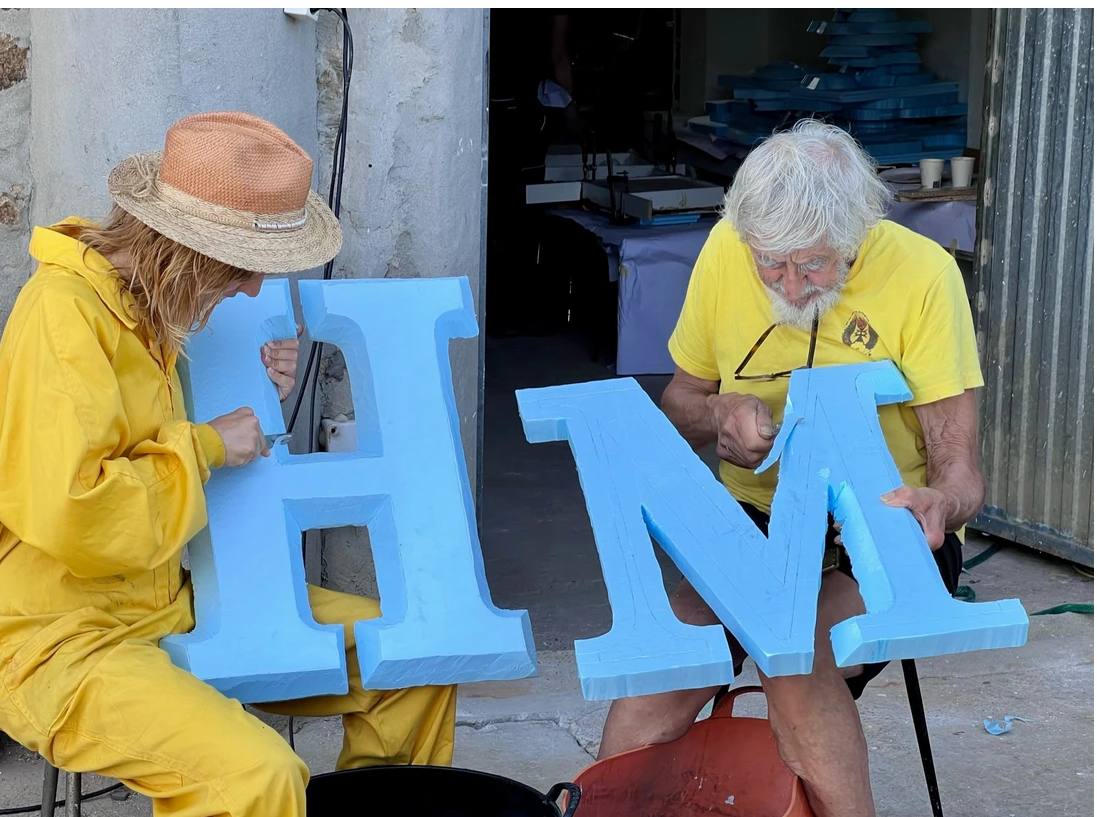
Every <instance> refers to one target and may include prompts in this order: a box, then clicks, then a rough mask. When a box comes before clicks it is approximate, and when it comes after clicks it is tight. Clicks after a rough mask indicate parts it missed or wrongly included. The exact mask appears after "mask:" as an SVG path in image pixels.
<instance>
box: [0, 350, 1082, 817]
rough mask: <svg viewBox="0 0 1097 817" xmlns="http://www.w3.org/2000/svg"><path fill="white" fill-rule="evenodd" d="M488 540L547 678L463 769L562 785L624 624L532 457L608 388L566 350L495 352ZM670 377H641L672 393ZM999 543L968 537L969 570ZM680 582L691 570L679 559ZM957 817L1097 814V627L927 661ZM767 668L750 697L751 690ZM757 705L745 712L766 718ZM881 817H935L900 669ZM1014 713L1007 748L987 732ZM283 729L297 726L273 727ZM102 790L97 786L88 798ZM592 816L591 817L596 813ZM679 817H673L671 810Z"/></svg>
mask: <svg viewBox="0 0 1097 817" xmlns="http://www.w3.org/2000/svg"><path fill="white" fill-rule="evenodd" d="M488 352H489V356H488V374H489V377H488V384H487V385H488V395H487V401H486V408H485V412H486V413H485V420H486V440H485V469H484V470H485V483H484V496H483V506H482V510H481V520H480V521H481V529H482V538H483V545H484V556H485V564H486V567H487V572H488V580H489V583H490V585H491V587H492V593H493V597H494V599H495V601H496V603H497V604H498V605H499V606H501V607H506V608H518V607H520V608H524V609H527V610H529V611H530V615H531V618H532V621H533V629H534V635H535V638H536V641H537V645H538V649H539V669H540V671H539V675H538V676H537V677H536V678H532V679H528V680H525V681H517V682H510V683H492V684H475V685H469V686H466V687H464V688H462V690H461V694H460V698H459V703H458V729H457V751H456V757H455V760H454V762H455V764H456V765H458V766H461V767H464V768H471V769H480V770H484V771H490V772H494V773H497V774H502V775H505V776H507V777H510V778H513V779H515V780H519V781H521V782H524V783H527V784H529V785H531V786H534V787H535V788H538V789H542V790H547V789H548V787H549V786H550V785H551V784H553V783H555V782H558V781H563V780H570V779H573V778H574V776H575V775H576V774H577V773H578V772H579V771H580V770H581V769H583V768H584V767H585V766H587V765H588V764H589V763H591V762H592V759H593V757H594V754H595V753H596V751H597V746H598V740H599V734H600V731H601V726H602V722H603V720H604V718H605V712H606V709H607V704H605V703H595V702H587V701H584V700H583V699H582V696H581V695H580V691H579V684H578V680H577V677H576V674H575V662H574V655H573V653H572V652H571V643H572V641H574V639H576V638H583V637H588V636H592V635H597V634H599V633H601V632H604V631H605V630H606V629H607V628H608V627H609V623H610V614H609V609H608V605H607V602H606V596H605V589H604V587H603V585H602V581H601V576H600V571H599V568H598V560H597V554H596V553H595V550H594V545H593V541H592V537H591V532H590V525H589V522H588V521H587V518H586V511H585V508H584V505H583V501H582V495H581V492H580V490H579V485H578V480H577V479H576V477H575V468H574V463H573V462H572V459H571V454H570V452H569V450H568V448H567V446H566V445H565V444H549V445H538V446H531V445H527V444H526V443H525V442H524V440H523V438H522V436H521V428H520V425H519V423H518V418H517V411H516V409H515V404H514V398H513V389H514V388H518V387H525V386H537V385H547V384H551V383H563V382H571V381H576V380H584V379H595V378H598V377H606V376H609V375H610V372H608V371H607V370H606V369H605V367H603V366H599V365H597V364H594V363H591V362H590V361H589V360H588V359H587V358H586V357H585V356H584V355H583V353H582V348H581V347H580V346H578V345H577V344H576V343H575V342H573V341H569V340H567V339H554V340H531V339H523V338H517V339H509V340H506V341H492V342H491V343H489V350H488ZM665 381H666V378H641V382H642V384H643V385H644V386H645V388H647V389H648V390H649V392H650V393H652V394H658V392H659V391H660V390H661V388H662V384H663V383H665ZM992 543H993V542H992V540H988V539H986V538H985V537H982V536H979V535H971V536H969V540H968V543H967V545H966V546H965V557H966V558H970V557H972V556H974V555H975V554H978V553H980V552H981V551H983V550H984V549H985V548H986V547H988V546H989V545H990V544H992ZM665 565H666V575H667V579H668V581H673V580H675V578H676V571H675V570H674V568H673V566H672V565H670V564H669V562H665ZM962 584H965V585H968V586H970V587H971V588H972V589H973V590H974V592H975V593H976V597H977V599H978V600H979V601H989V600H993V599H1000V598H1008V597H1019V598H1020V599H1021V600H1022V602H1023V603H1024V605H1025V607H1026V609H1027V610H1029V612H1030V613H1032V612H1036V611H1039V610H1043V609H1046V608H1048V607H1052V606H1054V605H1058V604H1062V603H1065V602H1092V601H1093V583H1092V580H1090V579H1088V578H1086V577H1084V576H1082V575H1081V574H1079V573H1078V572H1077V571H1076V570H1075V569H1074V568H1073V567H1072V566H1071V565H1069V564H1067V563H1064V562H1061V561H1058V560H1055V559H1051V558H1047V557H1044V556H1041V555H1039V554H1036V553H1034V552H1032V551H1029V550H1026V549H1023V548H1019V547H1014V546H1010V545H1007V546H1005V547H1004V548H1003V549H1002V550H1000V551H999V552H998V553H997V554H996V555H994V556H993V557H992V558H990V559H989V560H988V561H986V562H984V563H982V564H981V565H978V566H977V567H974V568H972V570H971V571H970V573H968V574H967V575H965V576H964V577H963V579H962ZM918 666H919V672H920V675H921V682H922V692H923V696H924V699H925V704H926V710H927V720H928V724H929V730H930V735H931V739H932V741H933V747H934V755H935V758H936V764H937V774H938V778H939V783H940V790H941V797H942V801H943V803H944V810H945V814H946V815H950V817H952V816H954V815H965V817H983V816H984V815H985V816H986V817H1043V816H1044V815H1049V816H1050V815H1055V816H1056V817H1083V815H1092V814H1093V813H1094V812H1093V745H1094V743H1093V738H1094V734H1093V622H1092V617H1091V616H1085V615H1078V614H1063V615H1050V616H1036V617H1033V618H1032V619H1031V625H1030V630H1029V642H1028V644H1027V645H1026V646H1024V647H1022V648H1020V649H1016V650H999V651H984V652H976V653H967V654H963V655H954V656H948V657H944V658H936V659H927V660H923V661H919V662H918ZM755 678H756V676H755V675H754V671H753V668H752V667H750V666H749V663H748V668H747V669H746V670H745V672H744V675H743V677H741V678H740V679H739V680H738V681H737V684H746V683H752V682H754V680H755ZM754 698H755V696H751V697H749V698H747V699H745V700H744V702H743V704H744V705H743V706H742V707H741V710H742V712H743V713H745V714H748V715H761V714H763V712H764V709H763V704H762V702H761V699H754ZM859 706H860V710H861V717H862V721H863V722H864V725H865V732H866V735H867V737H868V742H869V746H870V754H871V762H872V777H873V788H874V792H875V796H876V801H877V808H878V813H879V815H880V817H915V816H916V815H928V814H929V805H928V800H927V797H926V790H925V785H924V780H923V777H922V771H921V764H920V761H919V758H918V753H917V749H916V745H915V742H914V734H913V731H912V727H911V720H910V711H909V709H908V705H907V700H906V693H905V689H904V686H903V680H902V674H901V672H900V670H899V668H898V666H896V665H892V666H890V667H889V668H888V669H887V670H886V671H885V672H884V673H883V674H882V675H881V676H880V677H879V678H877V679H876V680H875V681H873V683H872V684H870V685H869V687H868V689H867V690H866V691H865V694H864V696H863V697H862V698H861V701H860V704H859ZM1007 714H1009V715H1017V716H1021V717H1023V718H1025V719H1026V720H1025V721H1023V722H1022V721H1018V722H1016V723H1015V726H1014V728H1013V731H1012V732H1010V733H1008V734H1005V735H1001V736H998V737H995V736H992V735H990V734H988V733H987V732H986V731H985V730H984V728H983V719H984V718H987V717H990V718H1002V717H1003V716H1004V715H1007ZM269 720H270V722H272V723H273V724H274V725H275V726H277V727H279V728H282V729H284V728H285V726H286V723H285V721H284V719H276V718H270V719H269ZM339 732H340V730H339V724H338V721H337V720H336V719H318V720H312V721H305V720H298V721H296V722H295V741H296V746H297V749H298V751H299V752H300V754H301V755H302V757H304V758H305V760H306V761H307V762H308V763H309V766H310V768H311V769H312V771H313V773H322V772H326V771H330V770H331V769H333V768H334V764H335V758H336V755H337V754H338V751H339V741H340V734H339ZM102 782H103V781H101V780H98V779H94V778H89V779H88V780H87V781H86V782H85V789H86V790H90V789H94V788H98V787H99V786H100V785H101V784H102ZM40 786H41V762H40V761H39V760H38V759H37V758H35V757H31V756H29V755H28V754H27V753H25V752H23V751H22V750H21V749H18V748H17V747H12V746H10V745H7V746H6V748H4V749H0V811H2V810H3V809H5V808H10V807H12V806H16V805H22V804H28V803H34V802H37V800H38V799H39V795H40ZM84 811H85V813H86V814H87V815H89V817H99V816H100V815H108V814H110V815H119V817H123V815H147V814H150V813H151V810H150V807H149V803H148V801H147V800H145V799H144V798H142V797H140V796H137V795H133V796H130V797H129V798H128V799H127V800H125V801H123V802H117V801H113V800H110V799H109V798H104V799H101V800H96V801H92V802H89V803H87V804H86V805H85V808H84ZM581 813H582V812H580V815H581ZM668 817H670V816H669V815H668Z"/></svg>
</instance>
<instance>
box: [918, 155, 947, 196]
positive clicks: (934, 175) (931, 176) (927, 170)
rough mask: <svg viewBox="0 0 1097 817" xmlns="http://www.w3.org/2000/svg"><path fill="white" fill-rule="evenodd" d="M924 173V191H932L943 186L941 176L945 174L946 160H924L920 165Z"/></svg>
mask: <svg viewBox="0 0 1097 817" xmlns="http://www.w3.org/2000/svg"><path fill="white" fill-rule="evenodd" d="M918 167H919V169H920V170H921V171H922V189H923V190H932V189H933V188H935V187H940V186H941V176H942V175H944V172H945V160H944V159H923V160H922V161H920V162H919V163H918Z"/></svg>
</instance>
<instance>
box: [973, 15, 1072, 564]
mask: <svg viewBox="0 0 1097 817" xmlns="http://www.w3.org/2000/svg"><path fill="white" fill-rule="evenodd" d="M988 60H989V64H988V78H987V94H986V105H987V107H986V122H985V130H984V133H985V136H984V139H983V168H984V181H983V186H982V205H983V206H982V207H981V208H980V210H981V212H980V217H979V225H978V237H977V241H978V244H977V246H978V249H979V251H978V255H977V258H976V267H975V274H976V290H977V291H976V325H977V328H978V332H979V344H980V349H981V350H982V356H983V371H984V374H985V376H986V380H987V388H986V389H985V390H984V391H983V393H982V395H981V399H982V428H981V432H982V455H983V469H984V471H985V473H986V474H987V481H988V491H987V502H986V504H987V507H986V509H985V511H984V513H983V515H982V516H981V517H980V518H979V519H978V520H977V521H976V522H975V523H974V525H973V527H976V528H979V529H981V530H984V531H987V532H988V533H994V534H998V535H1001V536H1003V537H1005V538H1008V539H1012V540H1014V541H1017V542H1021V543H1022V544H1026V545H1030V546H1033V547H1036V548H1039V549H1040V550H1044V551H1047V552H1049V553H1054V554H1057V555H1060V556H1064V557H1066V558H1069V559H1072V560H1074V561H1077V562H1082V563H1085V564H1088V565H1091V566H1092V565H1093V324H1092V318H1093V212H1092V209H1091V204H1092V197H1093V86H1092V82H1093V11H1092V10H1090V9H998V10H995V11H993V12H992V21H991V28H990V47H989V49H988Z"/></svg>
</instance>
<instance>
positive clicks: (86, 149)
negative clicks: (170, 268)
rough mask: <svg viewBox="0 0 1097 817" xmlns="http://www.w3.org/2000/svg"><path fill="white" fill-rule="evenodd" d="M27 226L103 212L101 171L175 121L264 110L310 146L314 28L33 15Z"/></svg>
mask: <svg viewBox="0 0 1097 817" xmlns="http://www.w3.org/2000/svg"><path fill="white" fill-rule="evenodd" d="M31 36H32V40H33V42H34V51H33V54H32V70H31V91H32V94H31V127H32V132H33V134H34V139H33V142H32V145H31V150H30V159H31V168H32V170H33V174H34V179H35V195H34V204H33V208H32V213H33V218H34V221H35V222H36V223H38V224H42V223H49V222H52V221H56V220H58V219H61V218H63V217H65V216H67V215H73V214H79V215H86V216H92V217H95V216H101V215H103V214H104V213H106V212H107V210H108V209H109V197H108V196H107V192H106V177H107V173H109V172H110V169H111V167H113V166H114V165H115V164H116V163H117V162H118V161H119V160H121V159H123V158H125V157H126V156H127V155H129V154H131V153H136V152H140V151H147V150H159V149H160V148H162V147H163V139H164V131H165V130H166V129H167V127H168V125H170V124H171V123H172V122H173V121H175V120H176V119H179V118H180V117H182V116H185V115H187V114H190V113H197V112H200V111H212V110H227V109H231V110H244V111H248V112H250V113H254V114H256V115H258V116H262V117H265V118H267V119H269V120H271V121H272V122H274V123H275V124H277V125H278V126H279V127H281V128H282V129H283V130H285V131H286V132H287V133H289V134H290V136H292V137H293V138H294V139H295V140H296V141H297V142H298V143H299V144H300V145H301V146H302V147H303V148H304V149H305V150H307V151H309V152H310V153H311V154H312V155H314V156H315V153H316V71H315V49H316V39H315V28H314V25H313V23H312V22H311V21H309V20H306V21H303V22H302V21H297V20H295V19H293V18H290V17H287V16H286V15H284V14H283V13H282V12H281V10H280V9H248V10H187V9H157V10H142V9H115V10H108V9H76V10H73V9H69V10H51V9H40V10H34V11H32V12H31Z"/></svg>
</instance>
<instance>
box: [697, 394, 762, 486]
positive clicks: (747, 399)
mask: <svg viewBox="0 0 1097 817" xmlns="http://www.w3.org/2000/svg"><path fill="white" fill-rule="evenodd" d="M708 401H709V409H710V411H711V412H712V424H713V430H714V431H715V433H716V454H717V456H718V457H720V459H722V460H726V461H727V462H730V463H731V464H732V465H738V466H740V467H741V468H756V467H758V465H760V464H761V462H762V460H764V459H765V458H766V455H767V454H768V453H769V450H770V449H771V448H772V447H773V438H774V437H776V436H777V426H776V425H775V424H774V422H773V415H772V414H771V413H770V410H769V406H767V405H766V404H765V403H763V402H762V401H761V400H759V399H758V398H757V397H755V396H753V395H749V394H735V393H732V392H729V393H728V394H714V395H711V396H710V397H709V398H708Z"/></svg>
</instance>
